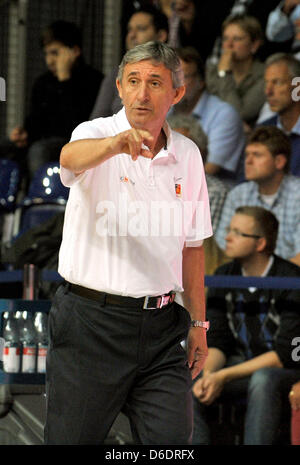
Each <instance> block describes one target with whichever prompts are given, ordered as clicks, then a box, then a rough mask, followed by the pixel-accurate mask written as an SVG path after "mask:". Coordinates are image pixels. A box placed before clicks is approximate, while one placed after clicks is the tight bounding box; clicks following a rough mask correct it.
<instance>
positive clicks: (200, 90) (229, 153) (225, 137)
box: [169, 47, 244, 183]
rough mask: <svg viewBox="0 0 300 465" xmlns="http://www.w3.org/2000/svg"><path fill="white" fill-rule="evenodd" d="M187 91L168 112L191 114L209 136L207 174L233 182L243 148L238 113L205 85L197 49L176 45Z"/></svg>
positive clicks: (242, 136)
mask: <svg viewBox="0 0 300 465" xmlns="http://www.w3.org/2000/svg"><path fill="white" fill-rule="evenodd" d="M177 52H178V55H179V58H180V61H181V65H182V69H183V73H184V80H185V86H186V92H185V95H184V97H183V98H182V99H181V101H180V102H179V103H178V104H176V105H174V106H173V107H172V108H171V110H170V112H169V116H171V115H174V114H179V113H182V114H186V115H192V116H193V117H194V118H196V119H197V120H198V121H199V123H200V124H201V127H202V129H203V131H204V132H205V134H206V135H207V137H208V157H207V160H206V162H205V171H206V173H207V174H211V175H216V176H218V177H219V178H221V179H223V180H226V181H228V180H230V181H231V182H232V183H234V182H235V180H236V178H237V174H238V171H239V167H240V162H241V155H242V151H243V148H244V133H243V124H242V120H241V117H240V116H239V114H238V112H237V111H236V110H235V109H234V108H233V107H232V106H231V105H229V104H228V103H226V102H223V101H222V100H221V99H219V98H218V97H216V96H215V95H211V94H209V93H208V92H207V91H206V89H205V76H204V74H205V71H204V65H203V62H202V60H201V57H200V55H199V53H198V52H197V51H196V50H195V49H193V48H189V47H187V48H183V49H179V50H178V51H177Z"/></svg>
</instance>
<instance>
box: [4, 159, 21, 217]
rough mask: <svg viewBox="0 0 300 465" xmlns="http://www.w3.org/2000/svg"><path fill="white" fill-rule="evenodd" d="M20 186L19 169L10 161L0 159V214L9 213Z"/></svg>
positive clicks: (12, 208) (13, 206) (14, 203)
mask: <svg viewBox="0 0 300 465" xmlns="http://www.w3.org/2000/svg"><path fill="white" fill-rule="evenodd" d="M19 186H20V168H19V165H18V164H17V163H16V162H14V161H12V160H6V159H3V158H1V159H0V212H2V213H3V212H5V213H7V212H11V211H13V210H14V208H15V205H16V199H17V193H18V190H19Z"/></svg>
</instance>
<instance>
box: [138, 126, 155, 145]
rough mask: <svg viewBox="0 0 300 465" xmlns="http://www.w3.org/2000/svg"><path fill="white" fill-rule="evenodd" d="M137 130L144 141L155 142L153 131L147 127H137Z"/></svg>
mask: <svg viewBox="0 0 300 465" xmlns="http://www.w3.org/2000/svg"><path fill="white" fill-rule="evenodd" d="M136 131H137V132H138V134H139V135H140V136H141V137H142V139H143V141H146V142H153V140H154V137H153V136H152V134H151V132H149V131H147V129H136Z"/></svg>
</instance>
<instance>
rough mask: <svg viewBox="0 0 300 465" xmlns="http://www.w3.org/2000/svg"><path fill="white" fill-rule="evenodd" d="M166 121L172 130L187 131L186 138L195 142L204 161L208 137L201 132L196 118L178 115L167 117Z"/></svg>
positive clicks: (206, 153)
mask: <svg viewBox="0 0 300 465" xmlns="http://www.w3.org/2000/svg"><path fill="white" fill-rule="evenodd" d="M167 121H168V123H169V125H170V127H171V128H172V129H176V128H183V129H188V131H189V135H188V137H189V138H190V139H191V140H192V141H193V142H195V144H196V145H197V147H198V149H199V150H200V152H201V155H202V158H203V161H205V160H206V157H207V155H208V137H207V135H206V134H205V132H204V131H203V129H202V127H201V125H200V123H199V122H198V121H197V120H196V118H194V116H192V115H185V114H182V113H179V114H177V115H171V116H169V118H168V120H167Z"/></svg>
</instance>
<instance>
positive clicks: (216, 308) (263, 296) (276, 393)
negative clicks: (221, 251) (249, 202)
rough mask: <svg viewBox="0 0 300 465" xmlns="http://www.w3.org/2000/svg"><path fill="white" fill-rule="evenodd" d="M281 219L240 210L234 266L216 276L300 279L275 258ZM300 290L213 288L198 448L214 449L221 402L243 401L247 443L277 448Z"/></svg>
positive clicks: (198, 391)
mask: <svg viewBox="0 0 300 465" xmlns="http://www.w3.org/2000/svg"><path fill="white" fill-rule="evenodd" d="M277 230H278V221H277V219H276V218H275V216H274V215H273V214H272V213H271V212H269V211H267V210H265V209H263V208H260V207H248V206H245V207H240V208H238V209H237V210H236V212H235V214H234V215H233V217H232V219H231V222H230V225H229V228H228V230H227V236H226V254H227V256H228V257H229V258H231V259H232V260H233V261H231V262H229V263H227V264H225V265H222V266H221V267H219V268H218V270H217V271H216V274H217V275H226V276H256V277H263V276H272V277H274V276H278V277H281V276H285V277H297V278H298V279H299V277H300V268H299V267H298V266H296V265H294V264H293V263H290V262H288V261H286V260H283V259H281V258H279V257H278V256H276V255H274V249H275V244H276V236H277ZM299 304H300V292H299V291H298V290H297V291H296V290H286V289H276V290H273V289H259V288H258V289H257V288H252V287H251V288H248V289H247V288H246V289H238V290H237V289H235V288H229V289H226V288H210V289H209V292H208V296H207V318H208V319H209V320H210V330H209V331H208V333H207V343H208V357H207V359H206V361H205V365H204V368H203V372H202V377H200V378H198V379H197V380H196V381H195V382H194V385H193V393H194V436H193V443H194V444H209V443H210V433H212V432H210V431H209V427H208V424H207V421H206V415H207V414H209V411H210V405H212V404H213V403H214V402H215V400H216V399H218V398H219V399H220V400H222V401H224V402H226V403H229V402H230V403H233V404H234V402H235V401H236V400H238V399H239V400H241V399H244V400H245V401H246V402H247V404H246V418H245V424H244V444H246V445H271V444H274V443H276V439H277V433H278V429H279V426H280V423H281V421H280V420H281V413H282V412H283V405H282V402H279V400H278V399H279V398H281V396H285V397H286V399H287V395H288V391H289V389H290V386H291V384H292V383H294V382H295V381H296V380H298V379H299V373H300V363H299V362H296V361H293V359H292V358H291V340H292V339H293V337H295V336H298V335H299V334H300V314H299Z"/></svg>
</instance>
